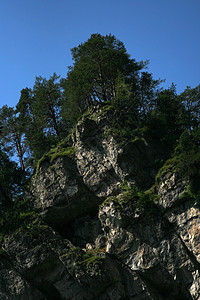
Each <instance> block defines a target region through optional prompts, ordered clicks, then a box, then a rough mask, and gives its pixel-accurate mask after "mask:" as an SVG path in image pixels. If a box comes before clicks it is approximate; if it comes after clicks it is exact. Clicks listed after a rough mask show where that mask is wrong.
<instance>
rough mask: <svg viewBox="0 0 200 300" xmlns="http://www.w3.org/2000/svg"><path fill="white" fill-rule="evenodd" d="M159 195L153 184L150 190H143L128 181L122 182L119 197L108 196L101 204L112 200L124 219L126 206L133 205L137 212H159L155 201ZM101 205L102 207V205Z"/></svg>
mask: <svg viewBox="0 0 200 300" xmlns="http://www.w3.org/2000/svg"><path fill="white" fill-rule="evenodd" d="M157 198H158V196H157V194H156V191H155V187H154V186H152V188H151V189H149V190H148V191H142V190H141V189H139V188H138V187H137V186H136V185H132V186H130V185H129V184H128V183H127V182H126V181H125V182H123V184H122V194H121V195H120V196H118V197H116V196H111V197H108V198H107V199H106V200H105V201H104V202H103V203H102V204H101V206H103V205H105V204H106V203H109V202H110V201H112V202H114V203H115V206H116V208H117V209H118V210H119V211H120V212H121V213H122V216H123V217H124V220H126V216H125V215H124V213H125V212H124V206H126V205H128V206H131V207H132V208H133V209H134V210H135V211H136V212H140V213H147V214H152V213H155V212H157V209H156V206H155V201H156V200H157ZM101 206H100V207H101Z"/></svg>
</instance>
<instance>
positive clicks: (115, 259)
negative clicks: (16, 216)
mask: <svg viewBox="0 0 200 300" xmlns="http://www.w3.org/2000/svg"><path fill="white" fill-rule="evenodd" d="M112 117H113V116H112V111H109V110H108V111H106V109H104V110H102V109H97V110H96V111H95V112H93V113H90V114H88V115H86V116H84V117H83V118H82V119H81V120H80V121H79V122H78V123H77V126H76V128H75V129H74V130H73V131H72V134H71V135H70V136H69V137H68V138H67V139H66V140H65V141H64V142H62V143H60V144H59V145H58V147H57V148H55V149H52V150H51V151H50V152H49V153H48V154H46V155H45V156H44V157H43V158H42V159H41V160H40V162H39V163H38V168H37V171H36V173H35V175H34V176H33V178H32V182H31V187H30V191H29V192H28V193H27V195H26V209H25V210H24V215H23V217H24V216H25V217H26V222H24V223H23V224H22V225H23V226H22V225H20V226H19V228H15V230H12V232H10V233H9V234H8V235H6V236H5V237H4V239H3V241H2V245H1V251H0V266H1V268H0V273H1V274H0V299H2V300H3V299H5V300H7V299H8V300H11V299H12V300H15V299H20V300H27V299H33V300H35V299H37V300H44V299H52V300H56V299H63V300H64V299H77V300H81V299H102V300H103V299H113V300H117V299H134V300H137V299H139V300H141V299H169V300H171V299H180V300H183V299H200V275H199V269H200V243H199V242H200V232H199V230H200V208H199V206H198V203H197V202H198V201H197V200H198V199H197V198H195V196H194V195H193V194H192V193H191V191H190V185H191V179H190V178H189V177H183V176H182V175H181V174H180V173H179V171H178V170H176V168H172V167H170V166H169V165H168V166H167V167H166V165H165V166H164V167H163V168H162V169H161V171H160V172H159V174H158V175H157V177H156V173H157V171H158V170H157V169H156V167H155V160H156V159H157V158H158V157H160V152H162V150H161V148H159V147H158V145H157V144H156V143H155V141H147V140H146V139H145V138H143V137H141V136H140V137H136V138H135V139H134V140H130V141H126V142H122V141H121V140H120V139H119V138H118V136H117V135H116V134H113V130H112V128H111V123H112V122H111V121H112ZM155 177H156V182H155ZM27 203H28V204H27ZM20 216H21V218H22V212H21V215H20ZM27 220H28V222H27Z"/></svg>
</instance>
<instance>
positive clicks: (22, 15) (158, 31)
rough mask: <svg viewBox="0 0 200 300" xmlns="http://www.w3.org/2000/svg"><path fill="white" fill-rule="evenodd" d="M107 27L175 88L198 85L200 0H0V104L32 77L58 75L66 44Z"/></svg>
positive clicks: (11, 101) (66, 59)
mask: <svg viewBox="0 0 200 300" xmlns="http://www.w3.org/2000/svg"><path fill="white" fill-rule="evenodd" d="M97 32H98V33H100V34H102V35H105V34H109V33H111V34H113V35H115V36H116V37H117V38H118V39H119V40H121V41H122V42H123V43H124V44H125V46H126V49H127V51H128V53H129V54H130V55H131V57H132V58H135V59H136V60H137V61H138V60H146V59H150V65H149V71H150V72H152V73H153V75H154V78H155V79H158V78H161V79H164V78H165V79H166V82H165V84H164V87H169V86H170V85H171V83H172V82H174V83H175V84H176V85H177V91H178V93H180V92H182V91H183V90H184V89H185V87H186V86H187V85H189V86H191V87H195V86H197V85H198V84H200V34H199V32H200V0H165V1H164V0H96V1H95V0H75V1H72V0H71V1H68V0H8V1H6V0H0V43H1V44H0V107H1V106H3V105H5V104H7V105H8V106H15V105H16V104H17V102H18V100H19V97H20V90H22V89H23V88H25V87H33V85H34V81H35V76H39V75H41V76H42V77H46V78H49V77H50V76H51V75H52V74H53V73H54V72H56V73H57V74H58V75H61V77H65V76H66V73H67V66H69V65H71V64H72V60H71V53H70V49H71V48H73V47H75V46H77V45H78V44H80V43H81V42H85V41H86V40H87V39H88V38H89V37H90V35H91V34H92V33H97Z"/></svg>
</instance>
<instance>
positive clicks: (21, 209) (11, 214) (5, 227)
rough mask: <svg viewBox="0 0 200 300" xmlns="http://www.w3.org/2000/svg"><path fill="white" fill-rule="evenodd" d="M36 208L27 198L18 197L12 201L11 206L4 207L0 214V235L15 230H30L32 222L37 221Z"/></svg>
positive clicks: (2, 235)
mask: <svg viewBox="0 0 200 300" xmlns="http://www.w3.org/2000/svg"><path fill="white" fill-rule="evenodd" d="M37 217H38V214H37V210H36V209H34V208H33V207H32V206H31V203H30V201H29V199H23V197H22V196H20V197H18V199H17V201H15V202H13V203H12V207H5V208H4V210H3V211H1V214H0V237H1V239H3V237H4V236H5V235H8V234H10V233H13V232H15V231H17V230H25V231H27V232H29V231H30V235H32V231H31V227H32V223H33V222H37V220H38V219H37Z"/></svg>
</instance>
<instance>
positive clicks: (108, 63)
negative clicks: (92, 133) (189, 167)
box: [0, 33, 200, 171]
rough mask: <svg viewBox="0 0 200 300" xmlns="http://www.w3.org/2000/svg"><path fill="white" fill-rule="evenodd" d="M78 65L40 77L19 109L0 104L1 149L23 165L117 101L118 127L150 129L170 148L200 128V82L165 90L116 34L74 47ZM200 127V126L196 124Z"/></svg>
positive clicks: (31, 165)
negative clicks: (92, 112) (63, 74)
mask: <svg viewBox="0 0 200 300" xmlns="http://www.w3.org/2000/svg"><path fill="white" fill-rule="evenodd" d="M71 54H72V59H73V65H72V66H71V67H69V69H68V73H67V76H66V78H60V76H57V75H56V73H54V74H53V75H52V76H51V77H50V78H49V79H47V78H43V77H41V76H38V77H36V79H35V84H34V86H33V88H29V87H25V88H24V89H22V91H21V96H20V99H19V102H18V103H17V105H16V107H15V108H12V107H7V106H6V105H4V106H3V107H2V108H1V109H0V150H1V151H2V152H1V153H4V154H2V155H3V156H2V157H5V155H7V158H8V159H9V160H10V158H14V159H15V160H16V157H17V158H18V162H19V165H20V168H21V170H23V171H24V170H28V169H31V170H34V169H35V166H36V162H37V160H38V159H40V158H41V156H42V155H44V154H45V153H46V152H47V151H49V150H50V149H51V147H53V146H55V145H56V144H57V143H58V142H60V141H61V140H62V139H63V138H65V137H66V136H67V135H68V134H69V133H70V130H71V129H72V128H73V126H74V124H75V123H76V121H77V118H78V117H80V116H81V115H82V114H83V113H84V112H85V111H87V110H88V109H90V108H93V107H94V106H96V105H99V106H102V105H106V104H109V105H110V106H112V108H113V111H114V115H115V119H114V118H113V124H114V126H116V127H117V130H118V131H120V130H121V131H122V132H126V133H127V132H128V133H129V135H130V134H131V132H132V131H134V130H136V129H137V130H142V131H143V132H147V133H148V134H149V135H150V136H151V137H152V138H155V139H159V141H161V142H162V143H163V144H164V145H165V147H166V148H167V149H168V152H171V151H173V149H175V148H176V146H177V142H178V140H179V138H180V136H181V135H182V134H183V133H184V132H185V130H186V131H188V132H190V131H193V130H194V129H195V128H199V124H200V115H199V111H200V107H199V103H200V102H199V97H200V86H198V87H196V88H194V89H191V88H190V87H187V88H186V90H185V91H184V92H183V93H181V94H180V95H177V93H176V87H175V85H172V86H171V87H169V88H168V89H165V90H163V89H161V88H160V83H161V82H162V81H161V80H160V79H154V78H153V75H152V74H151V73H149V72H148V69H147V65H148V61H139V62H137V61H136V60H135V59H133V58H131V56H130V55H129V54H128V52H127V50H126V48H125V45H124V44H123V42H121V41H119V40H118V39H117V38H116V37H115V36H113V35H111V34H109V35H105V36H103V35H101V34H98V33H96V34H92V35H91V36H90V38H89V39H88V40H87V41H85V42H84V43H81V44H79V45H78V46H76V47H74V48H72V49H71ZM195 130H197V129H195Z"/></svg>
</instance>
